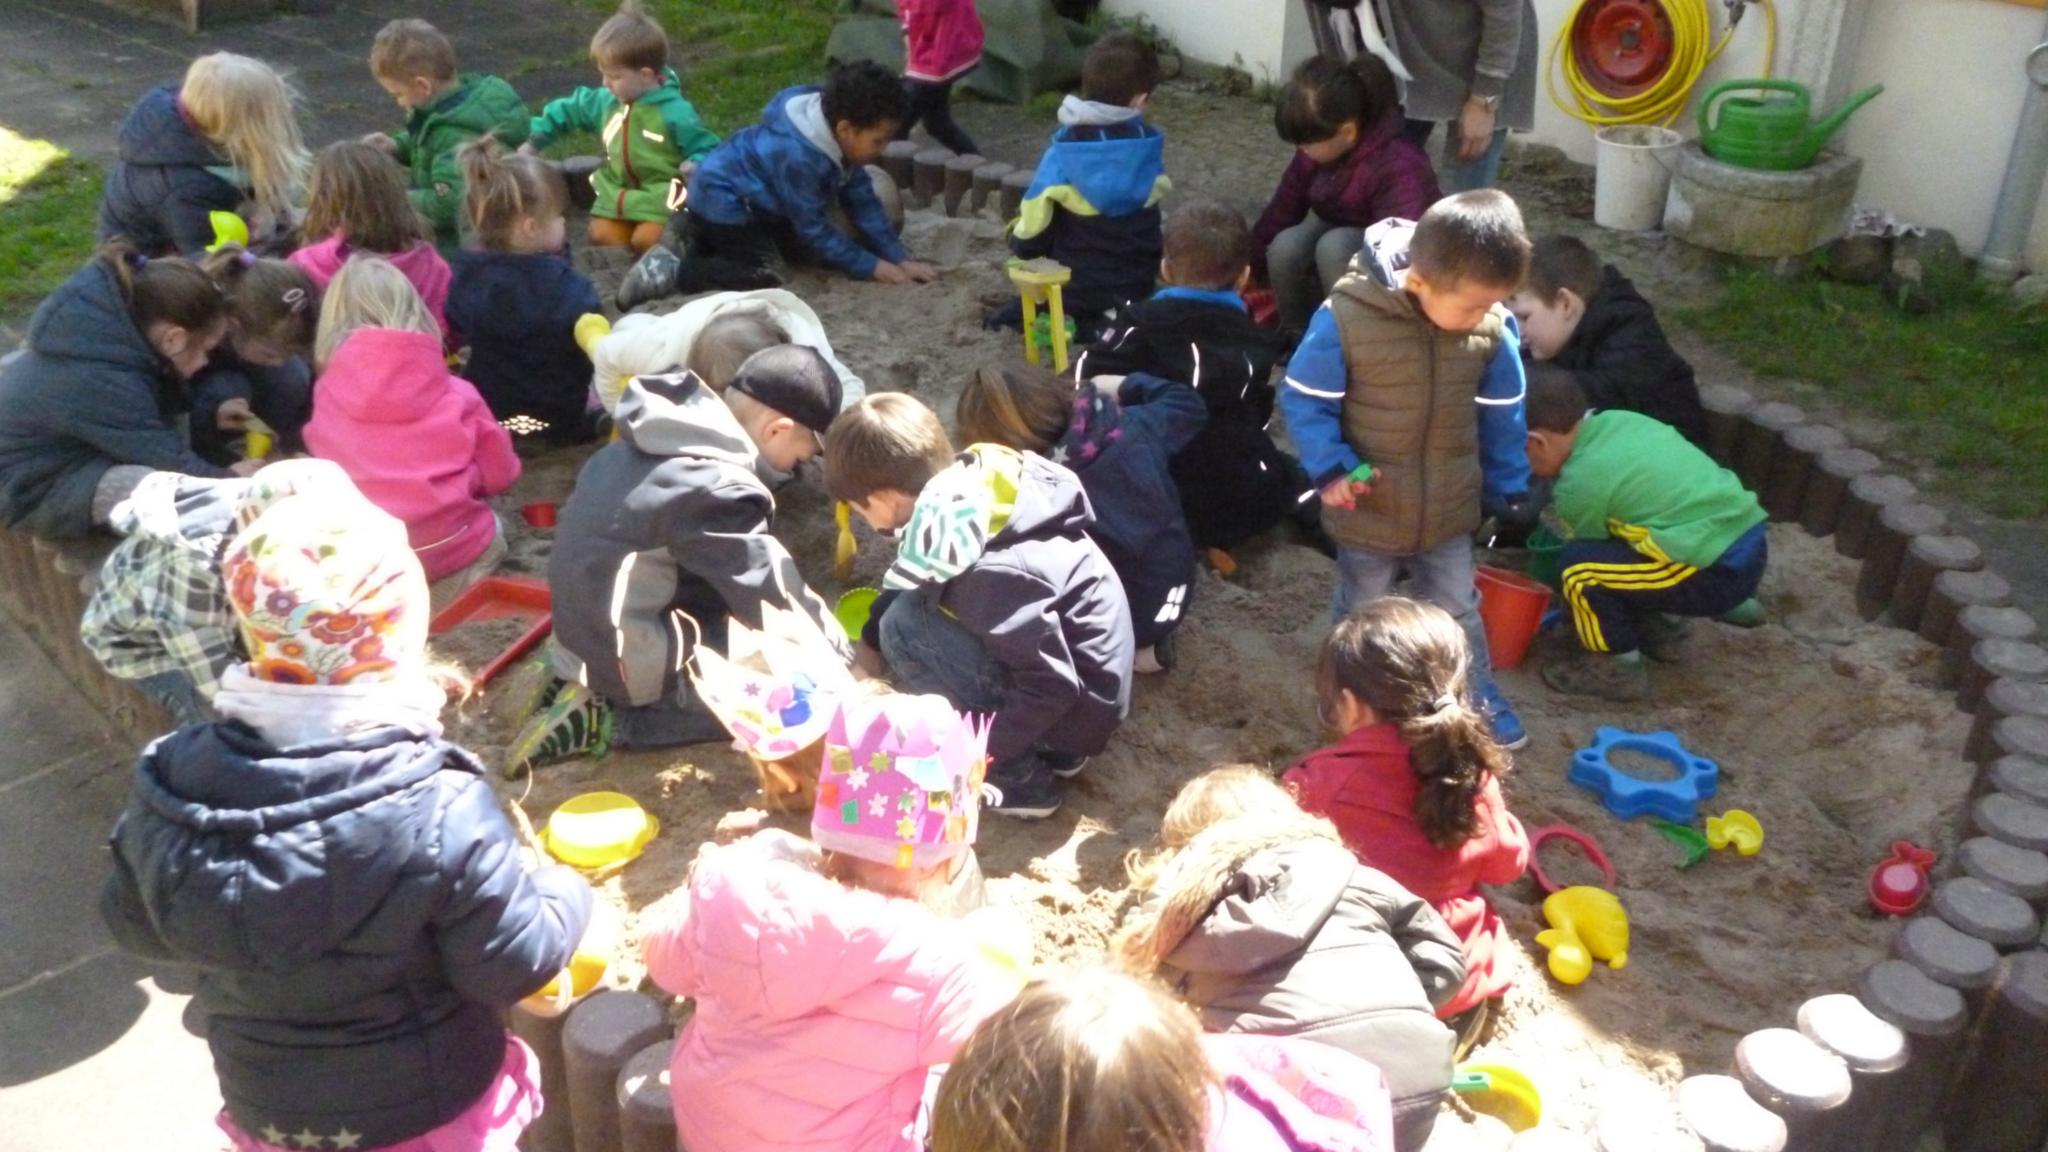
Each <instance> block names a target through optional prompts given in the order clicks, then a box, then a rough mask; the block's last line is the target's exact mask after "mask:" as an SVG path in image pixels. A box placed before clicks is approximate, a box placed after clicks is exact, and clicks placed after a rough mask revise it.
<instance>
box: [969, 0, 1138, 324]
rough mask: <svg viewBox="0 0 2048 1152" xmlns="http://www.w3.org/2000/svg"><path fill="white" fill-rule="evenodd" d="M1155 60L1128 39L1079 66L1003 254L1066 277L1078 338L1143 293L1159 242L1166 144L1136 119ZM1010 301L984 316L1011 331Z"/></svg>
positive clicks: (1101, 46) (1107, 40) (1107, 43)
mask: <svg viewBox="0 0 2048 1152" xmlns="http://www.w3.org/2000/svg"><path fill="white" fill-rule="evenodd" d="M1158 83H1159V56H1158V54H1157V53H1155V52H1154V51H1153V50H1152V47H1151V45H1149V44H1147V43H1145V42H1144V41H1143V40H1140V39H1139V38H1137V37H1136V36H1132V35H1130V34H1129V33H1124V32H1115V33H1111V34H1110V35H1108V36H1104V37H1103V38H1102V39H1100V40H1097V41H1096V42H1095V45H1094V46H1093V47H1091V48H1089V49H1088V55H1087V56H1086V57H1085V58H1084V59H1083V60H1082V63H1081V94H1080V95H1079V96H1072V95H1070V96H1068V97H1067V98H1066V100H1065V101H1064V102H1062V103H1061V104H1060V111H1059V118H1060V126H1059V128H1058V129H1056V130H1055V131H1054V132H1053V134H1052V142H1051V143H1050V144H1048V145H1047V146H1046V149H1045V154H1044V155H1043V156H1041V157H1039V160H1038V171H1037V172H1036V173H1035V174H1034V175H1033V176H1032V178H1031V186H1030V187H1029V188H1027V189H1025V191H1024V202H1023V205H1022V207H1021V208H1020V209H1019V211H1018V216H1017V220H1016V222H1015V224H1014V225H1013V226H1012V233H1011V235H1012V239H1011V244H1010V247H1011V248H1012V249H1013V250H1015V252H1016V253H1017V254H1018V255H1019V256H1023V257H1025V258H1027V259H1028V258H1031V257H1038V256H1050V257H1051V258H1052V259H1054V260H1057V261H1059V262H1060V263H1061V264H1064V265H1066V266H1067V267H1068V268H1069V269H1071V270H1072V271H1073V274H1074V278H1073V280H1072V281H1070V282H1069V283H1068V285H1067V287H1066V290H1065V293H1064V295H1065V302H1066V310H1067V315H1069V316H1071V317H1073V318H1074V324H1075V327H1076V329H1077V335H1078V336H1079V338H1080V339H1082V340H1084V341H1085V340H1092V339H1094V338H1095V335H1096V334H1097V333H1098V332H1100V331H1101V330H1102V328H1103V326H1104V325H1105V324H1107V323H1108V321H1109V318H1110V316H1111V315H1112V314H1113V313H1114V312H1115V311H1116V309H1117V308H1119V307H1121V306H1123V305H1125V304H1128V303H1130V302H1132V301H1134V300H1142V299H1144V298H1145V297H1147V296H1150V295H1151V294H1152V287H1153V284H1154V283H1155V278H1156V277H1157V275H1158V272H1159V258H1160V255H1161V254H1162V252H1163V250H1164V247H1165V242H1164V240H1163V239H1162V238H1161V236H1160V219H1159V201H1160V200H1161V199H1162V198H1163V197H1165V195H1166V193H1167V192H1168V191H1170V190H1171V188H1172V183H1171V181H1169V180H1167V178H1166V171H1165V166H1164V162H1163V158H1164V155H1165V146H1166V137H1165V136H1164V135H1163V134H1162V133H1161V132H1160V131H1159V129H1157V128H1154V127H1153V126H1152V125H1150V124H1147V123H1146V122H1145V105H1146V103H1147V102H1148V101H1149V100H1150V99H1151V97H1152V89H1153V88H1154V87H1156V86H1157V85H1158ZM1020 318H1021V310H1020V309H1019V308H1018V307H1017V305H1016V302H1014V301H1012V302H1011V303H1010V304H1008V305H1006V306H1005V307H1004V308H1003V309H1002V310H1000V311H998V312H997V313H996V314H995V315H994V316H993V317H991V318H990V321H989V322H990V323H991V324H994V325H1000V326H1007V327H1016V326H1017V324H1018V323H1019V320H1020Z"/></svg>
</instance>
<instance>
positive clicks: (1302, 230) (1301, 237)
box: [1266, 212, 1365, 332]
mask: <svg viewBox="0 0 2048 1152" xmlns="http://www.w3.org/2000/svg"><path fill="white" fill-rule="evenodd" d="M1364 244H1365V230H1364V229H1363V228H1345V227H1342V226H1340V225H1336V224H1332V223H1330V222H1329V221H1327V220H1325V219H1323V218H1322V217H1321V216H1318V215H1316V214H1315V213H1313V212H1311V213H1309V215H1308V219H1306V220H1303V221H1302V222H1301V223H1299V224H1296V225H1295V226H1294V227H1292V228H1288V229H1286V230H1285V231H1283V232H1281V233H1280V234H1279V235H1278V236H1275V237H1273V243H1272V244H1271V245H1269V246H1268V247H1267V248H1266V274H1267V276H1268V278H1270V279H1271V280H1272V282H1273V303H1274V306H1275V307H1276V308H1277V309H1278V310H1279V313H1280V327H1281V330H1283V331H1291V332H1299V331H1301V330H1302V329H1304V328H1307V327H1308V321H1309V317H1311V316H1314V315H1315V312H1316V309H1317V308H1318V307H1321V305H1322V303H1323V299H1324V297H1326V296H1328V295H1329V294H1330V285H1332V284H1335V283H1336V282H1337V278H1338V277H1339V276H1342V275H1343V274H1344V269H1345V268H1346V267H1348V266H1349V265H1350V263H1351V258H1352V257H1353V256H1356V255H1358V250H1359V249H1360V248H1361V247H1363V246H1364Z"/></svg>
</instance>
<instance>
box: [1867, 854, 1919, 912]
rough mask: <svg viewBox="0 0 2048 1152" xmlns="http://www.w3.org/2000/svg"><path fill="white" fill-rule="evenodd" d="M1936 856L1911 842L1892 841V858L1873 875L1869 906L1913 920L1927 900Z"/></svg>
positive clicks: (1871, 873)
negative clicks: (1928, 881)
mask: <svg viewBox="0 0 2048 1152" xmlns="http://www.w3.org/2000/svg"><path fill="white" fill-rule="evenodd" d="M1934 860H1935V856H1934V853H1932V852H1930V851H1928V850H1927V849H1925V848H1922V847H1920V846H1919V845H1918V844H1915V843H1913V842H1912V841H1911V840H1894V841H1892V854H1891V855H1890V856H1888V857H1886V858H1885V859H1883V860H1882V861H1879V862H1878V865H1877V867H1876V868H1873V869H1872V870H1871V872H1870V906H1871V907H1872V908H1875V909H1877V910H1878V911H1879V912H1882V913H1884V914H1885V915H1887V916H1910V915H1912V914H1913V913H1914V912H1915V911H1917V910H1918V909H1919V907H1920V905H1921V904H1922V903H1924V902H1925V901H1926V900H1927V873H1928V871H1929V870H1930V869H1932V868H1933V867H1934Z"/></svg>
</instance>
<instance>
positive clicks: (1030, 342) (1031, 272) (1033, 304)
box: [1009, 257, 1074, 372]
mask: <svg viewBox="0 0 2048 1152" xmlns="http://www.w3.org/2000/svg"><path fill="white" fill-rule="evenodd" d="M1009 273H1010V283H1012V284H1015V285H1016V286H1017V294H1018V295H1019V296H1021V297H1022V298H1023V300H1024V358H1025V359H1026V360H1029V361H1031V362H1032V363H1033V364H1036V363H1038V342H1037V341H1036V340H1034V339H1032V331H1033V329H1035V328H1036V327H1037V326H1038V305H1039V304H1040V302H1043V303H1044V304H1045V307H1046V311H1047V312H1048V313H1050V314H1051V320H1050V327H1051V335H1052V370H1053V371H1054V372H1065V371H1066V370H1067V310H1066V306H1065V305H1064V304H1062V303H1061V301H1060V290H1061V289H1062V288H1063V287H1064V286H1065V285H1066V283H1067V281H1069V280H1072V279H1073V278H1074V272H1073V270H1072V269H1071V268H1068V267H1067V266H1066V265H1065V264H1062V263H1060V262H1059V261H1057V260H1048V259H1045V258H1043V257H1040V258H1039V259H1037V260H1012V261H1010V264H1009Z"/></svg>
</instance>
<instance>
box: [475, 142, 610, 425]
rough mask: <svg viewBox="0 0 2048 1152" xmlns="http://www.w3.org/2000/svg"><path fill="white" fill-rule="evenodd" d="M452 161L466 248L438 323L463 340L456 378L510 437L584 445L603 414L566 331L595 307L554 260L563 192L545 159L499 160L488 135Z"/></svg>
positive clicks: (559, 247)
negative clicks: (469, 239)
mask: <svg viewBox="0 0 2048 1152" xmlns="http://www.w3.org/2000/svg"><path fill="white" fill-rule="evenodd" d="M457 156H458V157H459V160H460V163H461V165H462V179H463V183H464V185H465V187H466V188H467V192H466V193H465V194H464V200H463V207H464V209H465V211H466V212H467V213H468V216H469V226H470V231H471V233H472V235H473V238H474V243H475V245H476V246H475V247H473V248H466V249H464V250H463V251H461V252H458V253H456V254H455V281H454V283H453V284H452V285H451V286H450V287H449V289H448V319H449V320H450V321H451V322H452V323H454V325H455V326H456V327H457V328H458V329H460V330H461V331H462V333H463V335H464V336H466V337H468V339H469V366H468V367H467V368H466V369H465V370H464V371H465V373H466V375H467V376H468V377H469V380H470V382H471V383H473V384H475V385H476V389H477V391H479V392H481V393H483V397H484V400H485V402H487V403H488V404H490V406H491V413H492V415H494V416H496V417H497V418H498V419H499V420H500V421H504V422H506V423H507V426H508V427H510V428H511V429H512V431H513V432H515V433H517V434H519V435H522V436H524V435H529V434H535V433H538V434H541V435H543V436H544V437H545V438H546V440H547V441H548V442H549V443H551V444H582V443H587V442H589V441H591V440H594V439H596V438H597V436H598V433H599V431H600V430H601V425H602V424H604V423H606V422H605V421H604V420H603V419H602V418H603V416H604V409H603V408H602V407H600V406H598V404H597V402H596V400H595V399H594V397H593V395H592V393H591V389H590V358H589V357H588V356H586V355H584V353H583V349H582V347H581V346H580V345H578V344H577V342H576V326H577V321H578V320H580V319H582V318H583V317H584V316H586V315H588V314H591V313H595V312H597V311H598V310H599V308H600V307H601V306H600V305H599V303H598V299H597V289H596V288H594V287H592V286H591V283H590V281H589V280H587V279H585V278H584V277H583V274H582V273H580V272H578V271H576V269H574V268H572V267H570V266H569V262H568V261H567V260H565V259H563V257H562V252H563V243H564V240H563V236H564V231H565V223H564V220H563V213H564V211H565V210H566V208H567V199H568V190H567V188H565V187H564V186H563V183H562V178H561V176H559V175H558V174H556V173H555V171H554V170H553V169H551V168H549V167H548V164H547V162H546V161H545V160H542V159H540V158H539V157H536V156H521V155H516V154H514V155H507V154H506V153H505V152H504V150H503V149H502V148H501V147H500V145H499V144H498V141H497V140H496V139H495V138H494V137H489V136H485V137H481V138H479V139H477V140H474V141H471V142H470V143H468V144H465V145H463V146H462V148H461V149H460V150H459V151H458V152H457Z"/></svg>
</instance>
